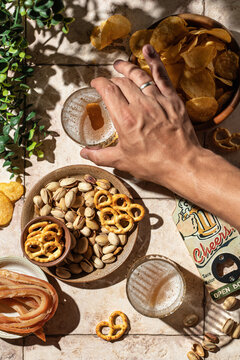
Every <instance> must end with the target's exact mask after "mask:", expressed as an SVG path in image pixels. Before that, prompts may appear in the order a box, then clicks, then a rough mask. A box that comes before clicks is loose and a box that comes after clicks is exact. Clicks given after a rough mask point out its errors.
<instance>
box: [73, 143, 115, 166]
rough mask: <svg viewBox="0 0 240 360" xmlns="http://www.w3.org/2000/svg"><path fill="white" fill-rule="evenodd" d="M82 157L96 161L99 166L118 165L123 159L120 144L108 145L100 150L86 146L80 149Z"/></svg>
mask: <svg viewBox="0 0 240 360" xmlns="http://www.w3.org/2000/svg"><path fill="white" fill-rule="evenodd" d="M80 155H81V157H82V158H84V159H87V160H90V161H92V162H94V163H95V164H96V165H98V166H109V167H116V164H117V162H119V160H120V159H121V156H120V150H119V148H118V146H114V147H108V148H105V149H100V150H93V149H89V148H84V149H82V150H81V151H80Z"/></svg>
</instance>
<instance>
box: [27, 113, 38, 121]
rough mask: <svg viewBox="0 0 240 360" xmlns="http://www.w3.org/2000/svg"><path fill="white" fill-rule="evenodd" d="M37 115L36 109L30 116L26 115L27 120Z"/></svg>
mask: <svg viewBox="0 0 240 360" xmlns="http://www.w3.org/2000/svg"><path fill="white" fill-rule="evenodd" d="M35 116H36V112H35V111H31V112H30V113H29V114H28V116H27V117H26V121H29V120H31V119H32V118H34V117H35Z"/></svg>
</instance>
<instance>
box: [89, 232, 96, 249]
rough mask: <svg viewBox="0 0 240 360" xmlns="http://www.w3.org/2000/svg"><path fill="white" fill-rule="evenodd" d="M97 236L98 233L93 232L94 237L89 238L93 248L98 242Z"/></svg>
mask: <svg viewBox="0 0 240 360" xmlns="http://www.w3.org/2000/svg"><path fill="white" fill-rule="evenodd" d="M96 236H97V234H96V231H93V232H92V235H91V236H89V238H88V240H89V242H90V244H91V245H92V246H93V245H94V244H95V243H96V241H95V239H96Z"/></svg>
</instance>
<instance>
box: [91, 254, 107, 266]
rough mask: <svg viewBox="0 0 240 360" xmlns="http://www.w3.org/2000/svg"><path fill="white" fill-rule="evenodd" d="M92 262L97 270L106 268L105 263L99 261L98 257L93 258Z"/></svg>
mask: <svg viewBox="0 0 240 360" xmlns="http://www.w3.org/2000/svg"><path fill="white" fill-rule="evenodd" d="M92 262H93V266H94V267H95V268H96V269H102V268H103V267H104V263H103V262H102V260H101V259H99V258H98V257H97V256H93V257H92Z"/></svg>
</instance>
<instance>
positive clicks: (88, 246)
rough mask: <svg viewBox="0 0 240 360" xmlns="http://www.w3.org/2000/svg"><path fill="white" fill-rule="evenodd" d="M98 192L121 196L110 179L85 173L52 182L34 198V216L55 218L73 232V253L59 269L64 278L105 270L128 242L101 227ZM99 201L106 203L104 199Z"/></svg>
mask: <svg viewBox="0 0 240 360" xmlns="http://www.w3.org/2000/svg"><path fill="white" fill-rule="evenodd" d="M98 190H108V191H109V192H110V193H111V194H113V195H114V194H117V193H118V190H117V189H116V188H115V187H114V186H113V185H112V184H111V183H110V182H109V181H108V180H106V179H95V178H94V177H93V176H92V175H89V174H86V175H84V176H75V177H66V178H64V179H61V180H59V181H53V182H50V183H49V184H47V185H46V186H45V187H44V188H42V189H41V191H40V194H39V195H36V196H34V198H33V202H34V210H35V215H37V216H47V215H52V216H53V217H55V218H57V219H59V220H61V221H62V222H63V223H64V224H65V225H66V226H67V227H68V229H69V230H70V231H71V236H72V246H71V252H70V253H69V254H68V256H67V258H66V259H65V260H64V262H63V263H61V264H59V265H58V266H57V268H56V275H57V276H59V277H61V278H64V279H69V278H70V277H71V276H72V274H80V273H81V272H85V273H91V272H92V271H93V270H94V269H102V268H103V267H104V266H105V264H109V263H112V262H114V261H116V259H117V255H118V254H120V253H121V251H122V249H123V246H124V245H125V244H126V243H127V235H126V234H115V233H113V232H110V231H108V230H107V229H106V228H104V227H103V226H102V225H101V223H100V220H99V215H100V212H99V211H97V209H96V208H95V205H94V195H95V193H96V192H97V191H98ZM99 201H100V202H104V201H106V198H105V196H104V195H102V196H101V198H100V199H99Z"/></svg>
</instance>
